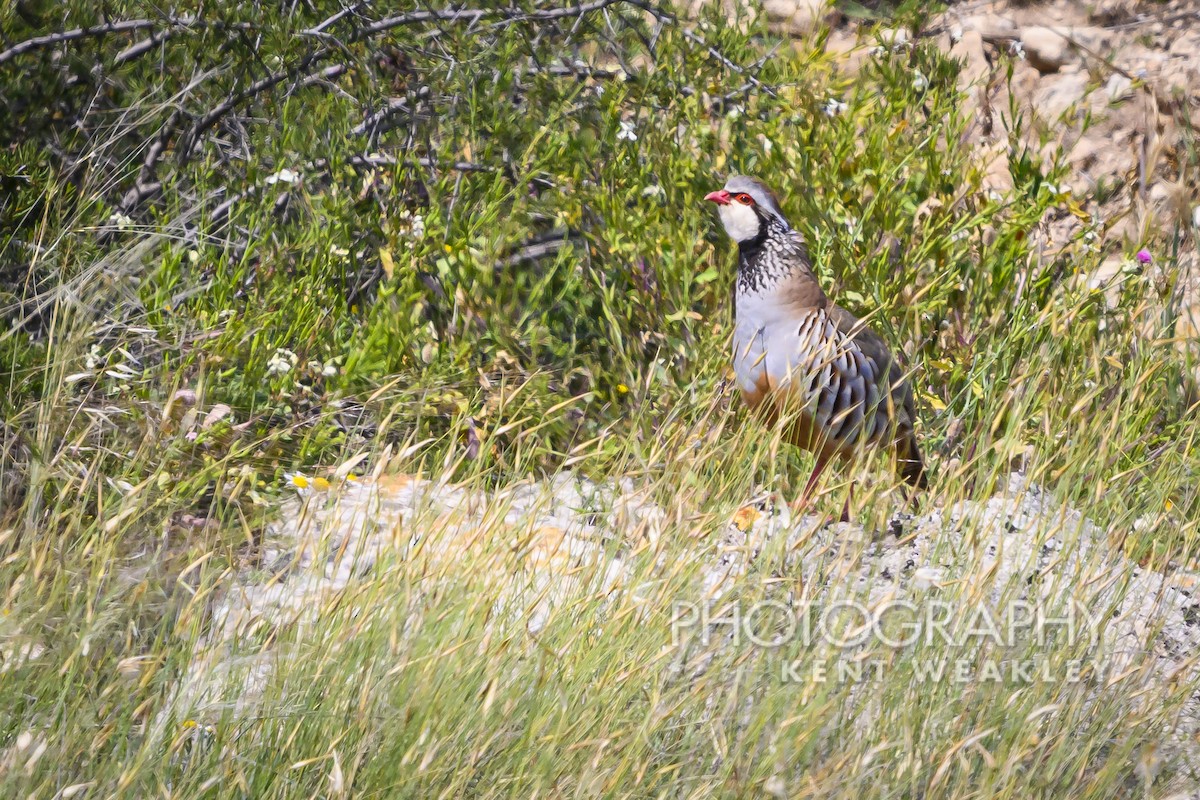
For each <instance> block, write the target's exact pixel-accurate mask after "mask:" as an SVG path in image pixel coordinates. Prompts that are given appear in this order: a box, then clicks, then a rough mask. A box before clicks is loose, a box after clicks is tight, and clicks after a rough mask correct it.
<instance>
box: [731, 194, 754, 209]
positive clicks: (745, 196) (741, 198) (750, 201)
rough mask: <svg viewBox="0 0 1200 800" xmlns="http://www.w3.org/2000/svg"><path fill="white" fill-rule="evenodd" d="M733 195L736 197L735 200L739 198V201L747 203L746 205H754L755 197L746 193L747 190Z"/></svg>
mask: <svg viewBox="0 0 1200 800" xmlns="http://www.w3.org/2000/svg"><path fill="white" fill-rule="evenodd" d="M733 197H734V199H735V200H737V201H738V202H739V203H745V204H746V205H748V206H752V205H754V198H753V197H751V196H750V195H748V194H746V193H745V192H742V193H740V194H736V195H734V196H733Z"/></svg>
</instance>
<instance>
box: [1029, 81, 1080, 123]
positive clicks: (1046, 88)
mask: <svg viewBox="0 0 1200 800" xmlns="http://www.w3.org/2000/svg"><path fill="white" fill-rule="evenodd" d="M1087 85H1088V74H1087V73H1086V72H1074V73H1069V74H1066V75H1056V76H1054V77H1048V78H1043V79H1042V81H1041V83H1040V85H1039V86H1038V90H1037V91H1036V92H1035V93H1034V95H1033V108H1034V110H1035V111H1037V112H1038V114H1040V115H1041V117H1042V118H1043V119H1045V120H1047V121H1054V120H1057V119H1058V118H1059V117H1061V116H1062V115H1063V113H1064V112H1066V111H1067V110H1068V109H1070V108H1071V107H1072V106H1074V105H1076V104H1077V103H1079V102H1080V101H1081V100H1083V98H1084V97H1085V96H1086V95H1087Z"/></svg>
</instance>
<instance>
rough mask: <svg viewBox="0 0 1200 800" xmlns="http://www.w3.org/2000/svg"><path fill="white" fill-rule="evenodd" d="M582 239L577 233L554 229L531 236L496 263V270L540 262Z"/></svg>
mask: <svg viewBox="0 0 1200 800" xmlns="http://www.w3.org/2000/svg"><path fill="white" fill-rule="evenodd" d="M581 239H582V237H581V236H580V234H579V233H578V232H577V231H572V230H568V229H567V228H555V229H554V230H552V231H547V232H546V233H543V234H539V235H537V236H533V237H531V238H529V239H527V240H526V241H524V242H522V243H521V244H520V245H519V246H518V247H517V248H516V249H515V250H514V251H513V252H512V253H511V254H510V255H508V256H505V257H504V258H502V259H500V260H499V261H497V262H496V269H497V270H502V269H511V268H512V267H517V266H520V265H521V264H528V263H530V262H533V261H540V260H541V259H543V258H545V257H546V256H552V255H554V254H555V253H557V252H558V251H559V250H562V249H563V248H564V247H566V246H567V245H569V244H572V243H575V242H578V241H580V240H581Z"/></svg>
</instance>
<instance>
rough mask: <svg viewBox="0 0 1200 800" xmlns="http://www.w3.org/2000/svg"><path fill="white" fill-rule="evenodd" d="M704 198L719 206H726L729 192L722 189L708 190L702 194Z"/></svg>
mask: <svg viewBox="0 0 1200 800" xmlns="http://www.w3.org/2000/svg"><path fill="white" fill-rule="evenodd" d="M704 199H705V200H711V201H712V202H714V203H716V204H717V205H719V206H727V205H729V192H727V191H725V190H724V189H718V190H717V191H715V192H709V193H708V194H706V195H704Z"/></svg>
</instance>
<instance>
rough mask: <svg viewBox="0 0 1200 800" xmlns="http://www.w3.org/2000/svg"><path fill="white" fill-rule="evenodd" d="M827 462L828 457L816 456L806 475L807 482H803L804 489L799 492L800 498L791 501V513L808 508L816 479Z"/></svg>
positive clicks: (815, 486) (815, 485) (797, 512)
mask: <svg viewBox="0 0 1200 800" xmlns="http://www.w3.org/2000/svg"><path fill="white" fill-rule="evenodd" d="M828 463H829V459H827V458H822V457H821V456H817V462H816V463H815V464H813V471H812V474H811V475H809V476H808V483H806V484H804V491H803V492H802V493H801V494H800V499H799V500H797V501H795V502H794V503H792V512H793V513H795V514H799V513H800V512H801V511H803V510H804V509H806V508H808V504H809V502H810V501H811V500H812V495H813V491H814V490H815V489H816V488H817V479H818V478H820V477H821V473H822V472H824V471H825V465H826V464H828Z"/></svg>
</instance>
